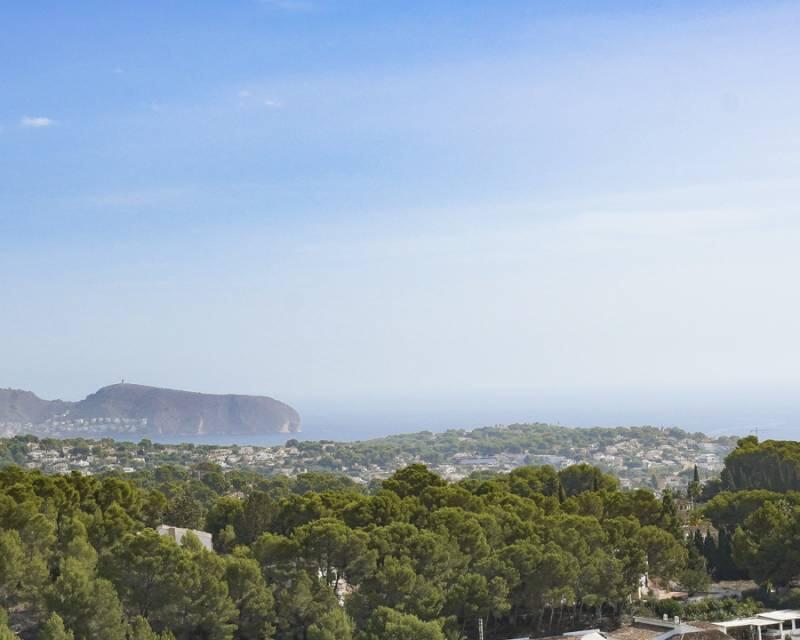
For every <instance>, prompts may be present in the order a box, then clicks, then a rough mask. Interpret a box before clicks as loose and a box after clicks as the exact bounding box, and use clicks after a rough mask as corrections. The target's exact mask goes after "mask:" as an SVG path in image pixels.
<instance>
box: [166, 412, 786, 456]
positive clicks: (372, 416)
mask: <svg viewBox="0 0 800 640" xmlns="http://www.w3.org/2000/svg"><path fill="white" fill-rule="evenodd" d="M296 406H297V407H298V410H299V411H300V414H301V416H303V428H302V432H301V433H296V434H266V435H257V436H233V437H232V436H207V435H206V436H198V437H196V438H188V437H181V438H177V439H170V438H166V439H159V441H160V442H169V443H175V442H193V443H195V444H216V445H230V444H249V445H257V446H275V445H281V444H284V443H285V442H286V441H287V440H288V439H291V438H294V439H297V440H333V441H339V442H352V441H355V440H368V439H371V438H380V437H383V436H387V435H393V434H398V433H413V432H417V431H433V432H439V431H444V430H446V429H473V428H477V427H483V426H487V425H496V424H511V423H514V422H547V423H551V424H561V425H564V426H574V427H593V426H602V427H614V426H639V425H650V426H658V427H681V428H683V429H686V430H688V431H702V432H704V433H707V434H709V435H714V436H717V435H747V434H750V433H754V432H755V431H756V430H757V431H758V434H759V436H760V437H761V439H770V438H772V439H790V440H800V427H798V425H800V409H798V410H794V409H793V408H790V407H786V406H778V407H775V406H772V407H760V406H756V405H753V406H750V407H738V408H737V407H715V406H691V405H690V406H685V405H684V406H680V405H676V406H655V407H649V408H648V407H641V408H626V409H615V408H613V407H591V406H589V407H585V408H580V407H579V408H576V407H543V408H539V409H536V408H526V407H523V406H517V405H515V404H514V403H509V406H502V407H501V406H492V404H490V403H487V404H486V405H485V406H482V407H480V406H464V407H460V408H448V407H425V406H420V407H417V408H414V409H409V408H408V407H405V408H403V409H386V410H381V409H371V408H364V409H358V408H353V409H348V410H341V409H338V410H336V411H329V412H326V411H324V410H319V409H318V408H316V407H311V408H309V409H308V410H306V411H304V410H303V407H302V405H301V404H300V403H297V405H296ZM153 439H154V440H156V438H153Z"/></svg>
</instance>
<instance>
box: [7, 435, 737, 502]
mask: <svg viewBox="0 0 800 640" xmlns="http://www.w3.org/2000/svg"><path fill="white" fill-rule="evenodd" d="M120 426H121V427H125V426H126V425H125V424H122V423H121V425H120ZM470 445H471V443H470V441H469V440H468V439H464V441H463V442H461V443H459V447H458V448H455V449H454V450H453V451H452V453H446V454H436V455H430V454H425V453H424V452H423V453H412V452H413V451H414V449H413V448H409V449H403V448H397V449H393V450H392V451H391V453H388V454H386V453H380V452H379V453H378V454H364V452H362V451H359V450H357V449H354V448H353V446H352V445H348V444H337V443H313V446H309V445H308V443H298V442H295V441H290V442H288V443H287V444H286V445H285V446H274V447H257V446H245V445H242V446H229V447H222V446H192V445H152V443H151V444H150V446H147V447H142V446H140V445H136V444H133V443H130V442H128V443H125V442H116V441H113V440H111V439H103V440H70V441H64V440H55V439H48V438H43V439H32V440H29V441H25V446H24V450H23V451H22V452H21V453H20V452H19V447H17V453H16V456H15V459H14V462H16V463H17V464H20V465H23V466H25V467H28V468H32V469H34V468H35V469H42V470H44V471H47V472H51V473H64V472H68V471H72V470H78V471H82V472H86V473H97V472H102V471H121V472H123V473H133V472H135V471H138V470H140V469H144V468H147V467H153V466H159V465H163V464H179V465H185V466H189V465H192V464H197V463H201V462H211V463H214V464H217V465H219V466H220V467H221V468H222V469H234V468H251V469H254V470H257V471H260V472H263V473H265V474H282V475H287V476H296V475H298V474H300V473H305V472H307V471H330V472H335V473H340V474H342V475H345V476H347V477H349V478H351V479H352V480H353V481H354V482H357V483H359V484H366V483H369V482H372V481H380V480H383V479H385V478H387V477H388V476H390V475H391V474H392V473H394V472H395V471H396V470H397V469H401V468H403V467H405V466H407V465H409V464H413V463H423V464H426V465H427V466H428V467H429V468H430V469H431V470H432V471H434V472H435V473H437V474H439V475H440V476H442V477H444V478H446V479H448V480H451V481H457V480H461V479H463V478H466V477H467V476H469V475H470V474H472V473H474V472H480V471H486V472H509V471H511V470H513V469H516V468H517V467H521V466H524V465H545V464H546V465H551V466H553V467H555V468H556V469H563V468H564V467H567V466H570V465H573V464H577V463H584V462H585V463H589V464H592V465H595V466H598V467H600V468H602V469H604V470H605V471H608V472H610V473H613V474H614V475H615V476H617V477H618V478H619V479H620V482H621V484H622V487H623V488H637V487H645V488H649V489H653V490H661V491H663V490H664V489H672V490H681V491H682V490H685V489H686V487H687V484H688V482H689V481H690V480H691V477H692V474H693V471H694V466H695V465H697V467H698V470H699V473H700V475H701V477H702V478H706V477H709V476H712V475H715V474H717V473H718V472H719V470H720V469H721V468H722V466H723V462H724V458H725V456H726V455H727V453H728V452H729V450H730V445H729V444H725V443H724V442H720V441H716V440H712V439H710V438H705V437H701V436H700V435H698V436H696V437H694V436H688V437H685V438H670V437H666V436H665V437H664V438H663V439H659V440H648V439H645V438H625V437H622V436H620V437H618V438H615V439H614V440H611V441H609V440H607V441H605V442H595V443H593V444H588V445H586V446H564V445H554V446H552V447H551V446H543V445H542V443H541V442H532V443H531V446H530V449H527V450H520V447H516V448H515V450H514V451H502V450H500V451H497V452H492V453H486V452H485V451H481V449H480V448H479V446H478V445H472V446H474V447H475V448H474V449H473V448H472V447H471V446H470Z"/></svg>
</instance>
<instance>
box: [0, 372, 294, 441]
mask: <svg viewBox="0 0 800 640" xmlns="http://www.w3.org/2000/svg"><path fill="white" fill-rule="evenodd" d="M0 426H5V430H9V429H12V428H14V427H17V428H20V427H25V432H27V433H33V434H38V433H41V434H74V435H81V434H87V435H96V434H100V433H108V434H112V435H113V434H116V433H120V434H121V433H126V434H130V435H133V434H136V435H141V436H143V437H145V436H198V435H254V434H269V433H294V432H297V431H299V430H300V416H299V415H298V413H297V411H295V410H294V409H293V408H292V407H290V406H289V405H287V404H285V403H283V402H280V401H278V400H275V399H274V398H269V397H266V396H249V395H216V394H207V393H196V392H192V391H178V390H175V389H162V388H159V387H149V386H145V385H139V384H126V383H120V384H113V385H110V386H108V387H103V388H102V389H100V390H98V391H96V392H95V393H93V394H91V395H89V396H87V397H86V398H85V399H83V400H80V401H78V402H65V401H62V400H42V399H41V398H39V397H38V396H36V395H35V394H34V393H32V392H30V391H20V390H16V389H0ZM15 430H16V429H15Z"/></svg>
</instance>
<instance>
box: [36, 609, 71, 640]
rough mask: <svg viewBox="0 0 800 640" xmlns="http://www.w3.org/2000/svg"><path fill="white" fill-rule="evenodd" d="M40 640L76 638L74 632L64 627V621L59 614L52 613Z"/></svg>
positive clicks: (69, 639)
mask: <svg viewBox="0 0 800 640" xmlns="http://www.w3.org/2000/svg"><path fill="white" fill-rule="evenodd" d="M37 637H38V638H39V640H73V638H74V637H75V636H74V635H73V633H72V631H69V630H68V629H66V628H65V627H64V621H63V620H62V619H61V616H59V615H58V614H57V613H52V614H51V615H50V617H49V618H48V619H47V622H45V623H44V626H42V628H41V630H40V631H39V635H38V636H37Z"/></svg>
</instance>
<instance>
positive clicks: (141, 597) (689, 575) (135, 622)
mask: <svg viewBox="0 0 800 640" xmlns="http://www.w3.org/2000/svg"><path fill="white" fill-rule="evenodd" d="M793 445H796V443H788V444H787V443H783V445H782V446H781V447H778V446H777V445H776V444H775V443H771V442H767V443H764V444H758V443H757V442H756V441H754V440H753V439H745V440H743V441H741V442H740V445H739V447H738V448H737V450H736V451H734V452H733V453H732V454H731V455H730V456H729V458H728V461H727V463H726V464H727V466H726V471H725V473H724V474H723V477H722V484H720V485H719V486H717V487H716V488H715V489H714V490H713V492H715V495H713V496H708V497H709V498H710V499H709V501H708V503H707V505H706V506H705V507H704V510H703V515H705V517H707V518H708V520H709V521H710V522H711V523H713V525H714V527H716V528H717V529H718V530H719V532H720V534H719V536H718V537H717V538H712V537H711V536H710V535H709V536H703V535H700V534H697V535H695V536H689V537H687V536H686V534H685V530H684V527H683V526H682V523H681V521H680V519H679V518H678V510H677V508H676V500H675V497H674V496H673V495H672V494H671V493H669V492H665V493H664V494H663V495H662V496H661V497H657V496H656V495H655V494H654V493H653V492H651V491H647V490H636V491H621V490H620V488H619V484H618V482H617V480H616V479H615V478H614V477H612V476H610V475H607V474H605V473H603V472H601V471H600V470H598V469H596V468H594V467H591V466H589V465H575V466H573V467H568V468H566V469H563V470H562V471H560V472H557V471H555V470H554V469H553V468H551V467H547V466H544V467H522V468H519V469H517V470H515V471H512V472H511V473H508V474H493V473H482V474H476V475H475V476H473V477H470V478H468V479H465V480H462V481H460V482H458V483H447V482H445V481H444V480H442V479H441V478H440V477H438V476H437V475H435V474H433V473H431V472H430V471H429V470H428V469H427V468H426V467H424V466H423V465H411V466H409V467H406V468H404V469H402V470H400V471H398V472H396V473H395V474H394V475H393V476H391V477H390V478H388V479H387V480H385V481H384V482H383V483H381V484H380V485H379V486H374V487H370V488H369V490H367V489H365V488H363V487H361V486H359V485H356V484H354V483H352V482H351V481H350V480H348V479H347V478H344V477H341V476H335V475H331V474H322V473H307V474H301V475H299V476H297V477H295V478H288V477H283V476H278V477H271V478H265V477H263V476H259V475H258V474H256V473H253V472H248V471H244V470H234V471H229V472H227V473H224V472H223V471H222V470H221V469H220V468H219V467H217V466H216V465H213V464H208V463H206V464H200V465H195V466H193V467H190V468H182V467H177V466H164V467H160V468H157V469H153V470H147V471H145V472H141V473H138V474H135V475H134V476H132V477H131V476H126V477H125V478H122V477H119V476H113V475H109V476H105V477H101V476H86V475H81V474H79V473H71V474H68V475H45V474H42V473H40V472H38V471H24V470H22V469H20V468H18V467H14V466H9V467H7V468H5V469H4V470H3V471H0V618H2V620H0V638H9V637H14V635H13V634H12V633H11V632H10V631H9V628H14V629H15V630H16V631H18V632H19V633H20V635H21V636H22V637H25V638H42V639H43V640H54V639H65V638H74V639H75V640H83V639H86V640H95V639H97V640H99V639H109V640H117V639H118V640H123V639H130V640H139V639H154V638H161V639H166V638H175V639H177V640H180V639H187V640H188V639H189V638H201V639H208V640H211V639H214V640H216V639H219V640H224V639H241V640H251V639H253V640H255V639H275V640H348V639H353V640H378V639H381V640H385V639H387V638H388V639H389V640H401V639H402V640H405V639H407V638H418V639H420V640H445V639H447V640H456V639H463V638H470V639H471V638H475V637H476V629H477V624H476V623H477V620H478V619H479V618H482V619H483V620H484V621H485V623H486V629H487V636H486V637H487V638H489V639H492V638H502V637H509V636H511V635H512V634H516V635H520V634H523V633H530V634H539V635H547V634H550V633H555V632H558V631H560V630H564V629H569V628H578V627H586V626H598V625H601V626H609V625H612V624H613V623H614V621H615V619H617V618H618V617H619V616H620V615H621V614H622V613H623V612H624V611H626V610H628V609H629V608H630V606H631V602H632V599H633V596H634V595H635V594H636V592H637V589H638V587H639V585H640V579H641V576H642V575H643V574H645V573H649V575H650V576H651V577H655V576H657V577H658V578H660V579H661V580H663V581H666V580H670V579H673V580H676V581H677V583H679V584H681V585H683V586H684V587H685V588H687V589H688V590H690V591H697V590H702V589H703V588H704V587H705V585H706V584H707V582H708V580H709V572H710V573H712V574H720V577H722V576H721V574H722V573H725V572H726V571H727V572H736V573H737V575H744V574H749V575H750V576H752V577H753V578H754V579H755V580H757V581H758V582H759V583H760V584H762V585H764V586H777V587H779V588H785V587H788V586H789V584H790V582H791V580H792V579H793V578H794V577H796V576H798V575H800V553H798V551H797V550H798V549H800V498H799V497H798V494H797V493H795V492H794V491H796V490H797V489H799V488H800V487H798V486H797V485H792V484H787V485H783V486H779V485H775V484H773V483H774V482H776V479H775V478H792V477H793V478H795V481H796V479H797V478H798V477H800V476H798V475H797V474H795V475H794V476H792V475H790V472H788V471H787V470H786V468H785V467H786V466H790V465H791V464H792V461H794V464H797V460H798V458H797V457H794V456H795V454H796V451H797V447H796V446H794V448H793ZM762 449H763V450H766V451H767V452H773V451H774V450H778V451H779V453H778V454H775V455H780V456H783V457H782V458H781V462H780V466H778V469H776V470H775V471H774V475H775V477H773V476H772V475H770V474H767V473H766V472H765V471H764V470H763V469H761V468H760V465H761V464H762V463H761V462H760V461H761V460H762V456H765V455H768V454H767V453H764V452H762ZM769 455H772V454H771V453H770V454H769ZM747 460H750V461H752V462H751V463H750V464H751V465H752V469H753V475H748V472H747V468H748V467H747V464H748V463H747ZM773 466H776V465H773ZM795 471H796V469H795ZM745 477H746V478H748V480H747V484H746V485H745V486H746V487H747V490H745V491H738V490H737V489H738V488H739V485H740V483H741V482H743V478H745ZM729 478H736V481H735V482H736V484H735V485H733V484H731V480H729ZM763 485H766V486H763ZM776 489H779V490H776ZM693 492H694V493H696V494H698V495H700V494H701V493H702V491H701V488H700V487H697V486H692V485H691V484H690V485H689V486H688V487H687V493H688V494H692V493H693ZM698 517H699V515H698ZM162 523H168V524H170V525H173V526H182V527H188V528H194V529H201V530H205V531H208V532H210V533H212V534H213V544H214V552H211V551H207V550H205V549H204V547H203V546H202V544H201V543H200V541H199V540H198V539H197V538H196V537H194V536H192V535H188V536H186V537H185V538H184V540H183V542H182V543H181V544H177V543H176V542H175V541H173V540H172V539H171V538H170V537H167V536H160V535H158V533H156V531H155V530H154V528H155V527H156V526H157V525H159V524H162ZM786 593H787V597H790V598H791V597H796V594H794V593H792V592H790V591H786ZM716 613H717V614H720V612H716ZM731 613H734V612H731Z"/></svg>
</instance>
